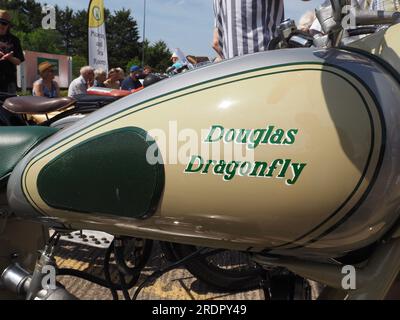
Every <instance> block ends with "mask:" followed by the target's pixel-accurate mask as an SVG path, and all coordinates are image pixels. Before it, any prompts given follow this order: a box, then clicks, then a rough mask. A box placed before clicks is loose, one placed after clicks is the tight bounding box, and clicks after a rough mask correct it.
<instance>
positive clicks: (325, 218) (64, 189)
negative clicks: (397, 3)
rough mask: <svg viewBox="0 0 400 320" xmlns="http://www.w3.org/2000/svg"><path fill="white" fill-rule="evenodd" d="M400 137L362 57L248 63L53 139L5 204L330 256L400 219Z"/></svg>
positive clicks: (196, 77) (377, 69) (396, 98)
mask: <svg viewBox="0 0 400 320" xmlns="http://www.w3.org/2000/svg"><path fill="white" fill-rule="evenodd" d="M398 54H399V53H398V52H397V55H398ZM399 126H400V83H399V76H398V74H396V73H395V72H393V70H392V69H391V70H389V69H388V68H386V67H385V65H383V64H380V63H379V61H376V60H372V59H370V58H369V56H368V55H364V54H362V53H358V52H352V51H350V50H340V49H328V50H313V49H298V50H297V49H296V50H294V49H291V50H281V51H274V52H266V53H259V54H254V55H249V56H246V57H240V58H236V59H233V60H229V61H225V62H222V63H218V64H214V65H210V66H207V67H204V68H201V69H198V70H195V71H191V72H187V73H185V74H181V75H178V76H176V77H173V78H171V79H168V80H164V81H161V82H159V83H157V84H155V85H153V86H151V87H149V88H146V89H145V90H143V91H141V92H139V93H136V94H134V95H131V96H128V97H126V98H124V99H122V100H119V101H117V102H115V103H113V104H111V105H109V106H107V107H106V108H104V109H102V110H99V111H98V112H95V113H93V114H91V115H89V116H87V117H86V118H85V119H83V120H81V121H79V122H77V123H76V124H74V125H73V126H71V127H69V128H66V129H64V130H62V131H59V132H58V133H56V134H55V135H54V136H52V137H50V138H49V139H47V140H46V141H44V142H43V143H42V144H40V145H39V147H37V148H36V149H35V150H33V151H32V152H30V153H29V154H28V155H27V156H26V157H25V158H24V159H23V160H22V161H21V162H20V163H19V164H18V166H17V168H16V170H14V172H13V174H12V177H11V178H10V181H9V184H8V199H9V202H10V204H11V206H12V208H13V210H14V211H15V213H16V214H18V215H21V216H25V217H29V218H35V219H38V220H40V221H43V222H46V223H49V224H53V225H64V226H66V227H69V228H74V229H79V228H85V229H95V230H102V231H106V232H109V233H112V234H120V235H130V236H137V237H144V238H151V239H157V240H167V241H175V242H181V243H187V244H195V245H200V246H209V247H220V248H228V249H238V250H252V251H261V250H269V251H270V252H277V253H281V252H285V254H289V255H301V254H309V255H325V256H331V257H335V256H341V255H343V254H344V253H346V252H348V251H351V250H355V249H359V248H362V247H365V246H367V245H369V244H371V243H372V242H374V241H375V240H377V239H378V238H380V237H382V235H384V233H385V232H387V231H388V230H389V229H390V228H391V227H392V226H393V224H394V223H395V222H396V221H397V220H398V218H399V214H400V212H399V208H400V130H399Z"/></svg>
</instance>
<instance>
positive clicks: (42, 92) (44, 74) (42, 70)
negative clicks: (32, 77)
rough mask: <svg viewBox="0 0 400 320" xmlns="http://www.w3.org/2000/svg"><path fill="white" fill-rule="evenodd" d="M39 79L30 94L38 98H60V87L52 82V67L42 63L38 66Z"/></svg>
mask: <svg viewBox="0 0 400 320" xmlns="http://www.w3.org/2000/svg"><path fill="white" fill-rule="evenodd" d="M38 69H39V75H40V79H39V80H37V81H35V82H34V84H33V89H32V94H33V95H34V96H38V97H47V98H58V97H59V96H60V87H59V86H58V83H57V82H56V81H54V67H53V65H52V64H51V63H50V62H48V61H44V62H42V63H41V64H39V66H38Z"/></svg>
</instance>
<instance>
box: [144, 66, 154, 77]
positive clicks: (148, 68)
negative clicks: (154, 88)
mask: <svg viewBox="0 0 400 320" xmlns="http://www.w3.org/2000/svg"><path fill="white" fill-rule="evenodd" d="M151 73H153V68H152V67H150V66H144V68H143V73H142V74H143V78H146V77H147V76H148V75H149V74H151Z"/></svg>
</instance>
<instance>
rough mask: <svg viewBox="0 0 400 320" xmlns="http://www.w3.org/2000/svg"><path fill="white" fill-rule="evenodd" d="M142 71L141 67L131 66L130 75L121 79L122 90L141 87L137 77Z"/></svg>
mask: <svg viewBox="0 0 400 320" xmlns="http://www.w3.org/2000/svg"><path fill="white" fill-rule="evenodd" d="M141 73H142V69H141V68H140V67H138V66H132V67H131V69H130V75H129V77H128V78H126V79H125V80H124V81H122V85H121V89H122V90H129V91H131V90H135V89H138V88H140V87H142V83H141V82H140V81H139V77H140V75H141Z"/></svg>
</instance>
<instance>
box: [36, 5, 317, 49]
mask: <svg viewBox="0 0 400 320" xmlns="http://www.w3.org/2000/svg"><path fill="white" fill-rule="evenodd" d="M39 2H41V3H47V4H58V5H59V6H61V7H65V6H67V5H68V6H69V7H71V8H73V9H86V8H87V7H88V4H89V0H45V1H39ZM143 2H144V0H104V4H105V6H106V7H107V8H108V9H110V10H112V11H113V10H118V9H121V8H129V9H131V11H132V13H133V16H134V18H135V19H136V20H137V22H138V24H139V27H140V35H141V36H142V34H143ZM321 2H322V0H311V1H309V2H302V1H300V0H286V1H285V10H286V17H291V18H292V17H293V18H295V19H296V20H298V19H299V18H300V17H301V15H302V14H303V13H304V12H306V11H307V10H312V9H314V8H315V7H316V6H318V5H319V4H320V3H321ZM146 7H147V14H146V39H149V40H150V41H151V42H154V41H157V40H164V41H165V42H166V43H167V44H168V46H169V48H170V49H174V48H176V47H179V48H181V49H182V50H183V52H184V53H185V54H193V55H197V56H200V55H205V56H209V57H213V56H214V52H213V50H212V49H211V41H212V30H213V9H212V0H146Z"/></svg>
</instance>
